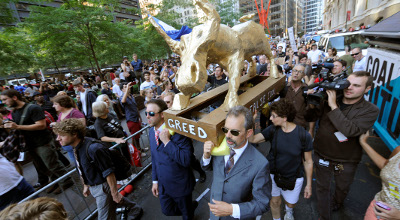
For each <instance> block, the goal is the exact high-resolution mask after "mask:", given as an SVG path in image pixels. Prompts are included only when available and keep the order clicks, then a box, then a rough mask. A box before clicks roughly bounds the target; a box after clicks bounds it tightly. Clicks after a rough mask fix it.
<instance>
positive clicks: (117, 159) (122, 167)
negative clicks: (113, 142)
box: [86, 138, 132, 180]
mask: <svg viewBox="0 0 400 220" xmlns="http://www.w3.org/2000/svg"><path fill="white" fill-rule="evenodd" d="M86 139H87V140H88V142H87V143H88V145H87V147H86V157H87V158H88V159H89V162H90V164H92V165H93V166H94V167H96V166H95V165H94V161H93V160H92V158H91V157H90V156H89V147H90V145H92V143H99V144H101V145H103V146H104V147H105V148H107V149H108V150H109V152H110V157H111V160H112V163H113V164H114V168H115V169H114V175H115V178H116V179H117V180H124V179H127V178H128V177H130V176H131V175H132V171H131V165H130V164H129V162H128V161H127V160H126V158H125V157H124V156H123V155H122V154H121V152H120V151H119V150H117V149H110V148H108V147H107V146H106V145H105V144H104V143H103V142H101V141H99V140H96V139H93V138H86Z"/></svg>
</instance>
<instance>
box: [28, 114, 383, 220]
mask: <svg viewBox="0 0 400 220" xmlns="http://www.w3.org/2000/svg"><path fill="white" fill-rule="evenodd" d="M142 114H143V111H142ZM142 118H143V119H145V117H144V114H143V117H142ZM123 125H124V126H126V124H125V123H123ZM147 138H148V137H147V136H146V135H143V137H142V140H143V141H144V142H143V143H144V144H147V143H148V142H147V141H146V140H147ZM369 142H370V144H371V146H373V147H374V148H375V149H376V150H377V151H378V152H379V153H381V154H382V155H383V156H385V157H388V156H389V154H390V151H389V150H388V148H387V147H386V146H385V144H384V143H383V142H382V141H381V140H380V138H378V137H372V138H370V140H369ZM194 146H195V155H196V157H197V158H199V159H200V158H201V156H202V152H203V144H202V143H200V142H196V141H195V142H194ZM269 148H270V145H269V143H263V144H260V146H259V147H258V148H257V149H258V150H259V151H260V152H261V153H263V154H264V155H266V154H267V152H269ZM148 162H149V160H148V161H145V162H144V163H145V164H147V163H148ZM24 172H25V173H24V177H25V179H27V181H28V182H29V183H31V184H34V183H36V181H37V174H36V171H35V169H34V168H33V165H32V163H28V164H26V165H25V166H24ZM379 172H380V171H379V169H378V168H377V167H376V166H375V165H374V164H373V162H372V161H371V159H370V158H369V157H368V156H367V155H365V154H364V155H363V157H362V161H361V162H360V164H359V166H358V169H357V173H356V175H355V178H354V182H353V184H352V185H351V189H350V192H349V194H348V196H347V198H346V200H345V203H344V207H343V208H342V209H340V210H339V211H337V212H334V213H333V219H335V220H336V219H338V220H359V219H360V220H361V219H363V218H364V213H365V211H366V209H367V207H368V205H369V203H370V201H371V200H372V199H373V197H374V195H375V194H376V193H377V192H378V191H380V189H381V181H380V178H379ZM195 176H196V177H197V178H198V177H199V174H198V173H197V172H195ZM74 179H76V180H78V178H77V176H75V178H74ZM211 184H212V172H207V180H206V182H205V183H197V184H196V186H195V189H194V192H193V199H199V206H198V208H197V209H196V211H195V219H198V220H203V219H209V208H208V202H209V199H210V193H209V192H207V190H208V189H210V188H211ZM151 186H152V180H151V167H150V169H148V170H147V171H146V172H144V174H143V175H141V176H140V177H139V178H137V180H135V181H134V182H133V187H134V190H133V193H131V194H129V195H128V197H129V198H131V199H132V200H133V201H136V202H137V203H138V204H139V205H141V206H142V207H143V209H144V214H143V217H142V219H144V220H148V219H149V220H153V219H157V220H158V219H167V220H168V219H181V217H167V216H164V215H163V214H162V213H161V208H160V203H159V200H158V198H155V197H154V196H153V195H152V193H151ZM77 187H78V188H74V187H72V188H70V189H68V190H67V191H66V193H65V194H60V195H53V194H46V193H42V194H41V196H51V197H54V198H56V199H58V200H59V201H61V202H62V203H63V204H64V206H65V207H66V209H67V211H68V213H69V215H70V216H71V219H74V218H73V217H72V216H75V215H76V213H75V212H74V209H72V207H74V208H75V211H77V213H80V214H79V216H80V217H84V216H87V214H88V213H89V212H88V209H87V206H89V207H90V210H94V209H95V204H94V199H93V198H92V197H88V198H83V197H82V196H81V186H80V184H79V181H78V184H77ZM303 188H304V186H303ZM238 190H239V189H238ZM302 194H303V192H302V193H301V194H300V195H302ZM86 204H87V206H86ZM316 205H317V199H316V196H315V179H314V181H313V196H312V197H311V198H310V199H304V198H303V197H300V200H299V202H298V204H297V205H296V207H295V208H294V217H295V219H298V220H303V219H304V220H310V219H318V211H317V207H316ZM283 209H284V206H283V205H282V219H283V214H284V212H283ZM75 219H78V218H75ZM259 219H272V216H271V212H270V211H269V212H267V213H264V214H263V215H262V216H260V217H259Z"/></svg>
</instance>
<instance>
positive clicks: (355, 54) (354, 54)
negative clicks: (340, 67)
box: [351, 52, 360, 57]
mask: <svg viewBox="0 0 400 220" xmlns="http://www.w3.org/2000/svg"><path fill="white" fill-rule="evenodd" d="M358 54H360V52H358V53H353V54H351V56H352V57H354V56H357V55H358Z"/></svg>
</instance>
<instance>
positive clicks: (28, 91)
mask: <svg viewBox="0 0 400 220" xmlns="http://www.w3.org/2000/svg"><path fill="white" fill-rule="evenodd" d="M34 92H35V91H34V90H33V89H31V88H29V87H28V88H26V89H25V92H24V93H29V95H28V96H29V97H32V96H33V93H34Z"/></svg>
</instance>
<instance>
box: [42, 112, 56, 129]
mask: <svg viewBox="0 0 400 220" xmlns="http://www.w3.org/2000/svg"><path fill="white" fill-rule="evenodd" d="M43 112H44V117H46V126H47V129H49V130H50V131H51V130H52V128H51V127H50V124H51V123H52V122H55V120H54V118H53V116H51V114H50V113H49V112H48V111H43Z"/></svg>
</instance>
